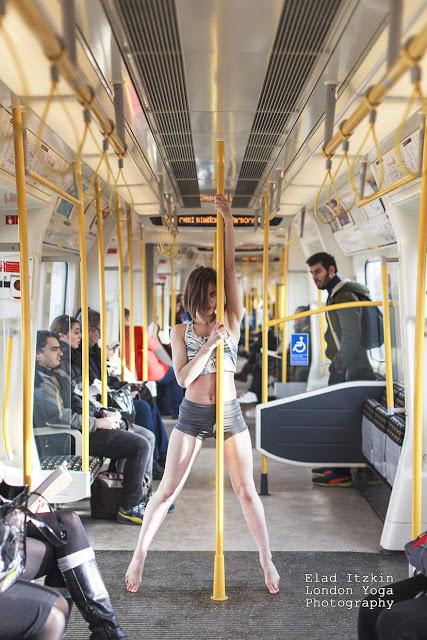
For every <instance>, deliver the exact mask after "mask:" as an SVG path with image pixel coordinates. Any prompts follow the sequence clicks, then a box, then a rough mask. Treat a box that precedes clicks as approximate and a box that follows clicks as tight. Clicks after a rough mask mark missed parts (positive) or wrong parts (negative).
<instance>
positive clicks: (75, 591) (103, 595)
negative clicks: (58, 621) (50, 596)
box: [62, 560, 127, 640]
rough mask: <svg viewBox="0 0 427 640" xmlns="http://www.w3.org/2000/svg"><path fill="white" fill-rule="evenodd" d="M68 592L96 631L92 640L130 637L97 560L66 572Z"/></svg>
mask: <svg viewBox="0 0 427 640" xmlns="http://www.w3.org/2000/svg"><path fill="white" fill-rule="evenodd" d="M62 575H63V577H64V580H65V583H66V585H67V587H68V591H69V592H70V595H71V597H72V599H73V601H74V602H75V604H76V606H77V608H78V610H79V611H80V613H81V614H82V616H83V618H84V619H85V620H86V622H87V623H88V624H89V629H90V631H91V632H92V633H91V636H90V640H126V638H127V636H126V634H125V632H124V631H123V630H122V629H121V628H120V625H119V623H118V621H117V618H116V614H115V613H114V609H113V607H112V605H111V602H110V598H109V595H108V592H107V589H106V588H105V584H104V581H103V579H102V577H101V574H100V572H99V568H98V565H97V563H96V560H89V561H87V562H85V563H84V564H81V565H80V566H78V567H75V568H74V569H69V570H67V571H64V572H63V574H62Z"/></svg>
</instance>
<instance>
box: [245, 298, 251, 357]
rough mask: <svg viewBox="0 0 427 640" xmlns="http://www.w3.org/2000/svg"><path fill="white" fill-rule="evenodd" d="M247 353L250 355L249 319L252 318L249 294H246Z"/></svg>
mask: <svg viewBox="0 0 427 640" xmlns="http://www.w3.org/2000/svg"><path fill="white" fill-rule="evenodd" d="M245 308H246V314H245V351H246V353H249V318H250V312H251V310H250V305H249V292H246V294H245Z"/></svg>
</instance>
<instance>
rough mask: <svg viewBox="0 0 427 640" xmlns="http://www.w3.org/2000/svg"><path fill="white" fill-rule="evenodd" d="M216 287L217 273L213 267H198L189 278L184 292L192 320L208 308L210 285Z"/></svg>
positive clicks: (185, 304) (185, 302)
mask: <svg viewBox="0 0 427 640" xmlns="http://www.w3.org/2000/svg"><path fill="white" fill-rule="evenodd" d="M210 284H213V285H214V286H216V271H215V269H212V268H211V267H197V269H194V271H192V272H191V273H190V275H189V277H188V280H187V284H186V285H185V291H184V307H185V308H186V309H187V311H188V312H189V314H190V316H191V317H192V318H195V317H196V315H197V313H203V312H205V311H206V310H207V308H208V288H209V285H210Z"/></svg>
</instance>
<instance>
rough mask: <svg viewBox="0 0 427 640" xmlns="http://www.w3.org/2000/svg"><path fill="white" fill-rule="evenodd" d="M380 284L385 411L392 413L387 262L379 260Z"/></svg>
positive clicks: (392, 395) (392, 394)
mask: <svg viewBox="0 0 427 640" xmlns="http://www.w3.org/2000/svg"><path fill="white" fill-rule="evenodd" d="M381 284H382V290H383V309H384V311H383V328H384V355H385V371H386V373H385V380H386V392H387V410H388V411H389V412H390V413H392V412H393V409H394V393H393V361H392V353H391V331H390V305H389V304H388V302H389V291H388V272H387V260H386V259H385V258H382V260H381Z"/></svg>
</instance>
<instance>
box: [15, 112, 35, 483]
mask: <svg viewBox="0 0 427 640" xmlns="http://www.w3.org/2000/svg"><path fill="white" fill-rule="evenodd" d="M12 122H13V144H14V149H15V172H16V193H17V199H18V221H19V260H20V274H21V330H22V347H21V348H22V396H23V397H22V410H23V423H22V428H23V434H22V436H23V460H24V465H23V466H24V483H25V484H28V485H30V486H31V471H32V456H31V450H32V436H33V379H32V371H33V368H32V362H31V355H32V354H31V311H30V267H29V264H30V259H29V248H28V215H27V194H26V187H25V151H24V131H23V123H22V107H21V106H20V105H16V106H14V107H13V108H12Z"/></svg>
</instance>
